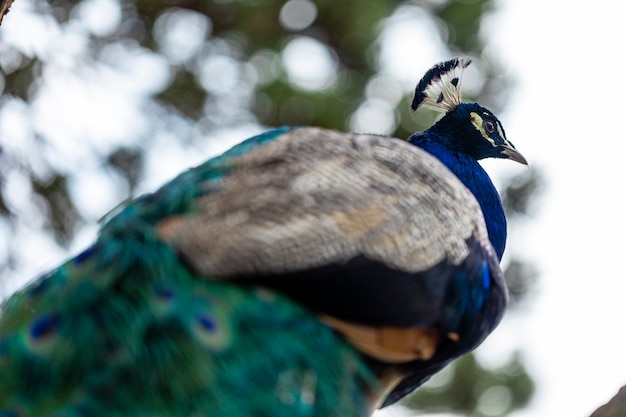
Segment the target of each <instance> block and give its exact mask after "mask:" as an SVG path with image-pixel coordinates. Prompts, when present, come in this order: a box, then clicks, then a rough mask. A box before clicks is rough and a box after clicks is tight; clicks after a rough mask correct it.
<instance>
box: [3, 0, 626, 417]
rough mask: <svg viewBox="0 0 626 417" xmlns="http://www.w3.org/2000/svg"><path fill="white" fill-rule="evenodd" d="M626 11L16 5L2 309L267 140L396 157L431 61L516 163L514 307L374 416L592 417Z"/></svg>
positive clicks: (614, 223)
mask: <svg viewBox="0 0 626 417" xmlns="http://www.w3.org/2000/svg"><path fill="white" fill-rule="evenodd" d="M625 14H626V3H624V5H622V3H619V2H613V1H610V0H596V1H594V2H593V3H590V2H583V1H571V0H570V1H567V2H566V1H565V0H554V1H551V2H540V1H539V0H515V1H513V0H512V1H506V2H505V1H504V0H501V1H494V0H449V1H448V0H430V1H393V0H359V1H356V0H343V1H341V2H337V1H330V0H288V1H271V0H212V1H209V0H82V1H81V0H49V1H43V0H15V3H14V5H13V6H12V8H11V12H10V13H9V14H8V15H7V16H5V19H4V21H3V24H2V26H1V27H0V91H2V95H1V96H0V298H5V297H7V296H8V295H9V294H10V293H11V292H13V291H15V290H16V289H18V288H19V287H21V286H22V285H24V284H25V283H26V282H27V281H28V280H29V279H31V278H33V277H34V276H36V275H37V274H39V273H41V272H43V271H45V270H48V269H50V268H53V267H55V266H57V265H58V264H59V263H61V262H62V261H63V260H64V259H65V258H67V257H68V256H71V255H72V254H76V253H77V252H79V251H80V250H81V249H83V248H84V247H86V246H87V245H88V244H89V242H91V241H92V240H93V239H94V238H95V236H96V233H97V228H98V221H99V219H100V218H102V216H104V215H105V214H106V213H107V212H108V211H110V210H111V209H113V208H114V207H115V206H116V205H118V204H119V203H120V202H122V201H124V200H127V199H129V198H131V197H133V196H136V195H138V194H140V193H143V192H146V191H150V190H153V189H155V188H156V187H157V186H159V185H160V184H162V183H163V182H164V181H166V180H168V179H170V178H172V177H173V176H175V175H176V174H177V173H178V172H180V171H181V170H183V169H185V168H188V167H190V166H193V165H195V164H198V163H200V162H202V161H203V160H205V159H207V158H209V157H211V156H213V155H216V154H218V153H220V152H222V151H224V150H226V149H227V148H229V147H230V146H232V145H233V144H235V143H237V142H239V141H241V140H243V139H245V138H247V137H249V136H251V135H253V134H256V133H258V132H260V131H263V130H264V129H267V128H268V127H270V126H280V125H316V126H322V127H326V128H334V129H339V130H350V131H358V132H366V133H381V134H389V135H394V136H397V137H400V138H406V137H408V136H409V135H410V134H411V133H412V132H414V131H416V130H422V129H424V128H427V127H428V126H430V125H431V124H432V123H433V122H434V121H435V120H436V118H437V117H438V115H437V114H435V113H431V112H429V111H427V110H420V111H418V112H417V114H413V113H412V112H411V110H410V102H411V100H412V93H413V89H414V88H415V85H416V83H417V82H418V81H419V79H420V77H421V76H422V75H423V74H424V72H425V71H426V70H428V69H429V68H430V67H431V66H432V65H433V64H435V63H436V62H438V61H442V60H445V59H449V58H451V57H454V56H463V57H471V58H472V59H473V60H474V64H473V65H472V66H470V67H469V69H468V70H467V72H466V74H465V76H464V98H465V100H466V101H479V102H480V103H481V104H482V105H484V106H486V107H488V108H490V109H491V110H492V111H494V113H496V114H498V115H499V118H500V120H501V121H502V123H503V124H504V126H505V128H506V129H507V136H508V138H509V139H510V140H511V141H512V142H513V143H514V144H515V145H516V146H517V148H518V149H519V150H520V151H521V152H522V153H523V154H524V155H525V156H526V158H527V159H528V160H529V161H530V164H531V165H530V169H525V168H522V167H520V166H517V165H515V164H510V163H507V162H506V161H488V162H486V163H485V164H484V165H485V167H486V169H487V170H488V171H489V172H490V174H491V175H492V177H493V178H494V181H495V182H496V184H497V185H498V188H499V189H500V191H501V195H502V197H503V201H504V203H505V206H506V210H507V213H508V217H509V222H510V233H509V234H510V237H509V244H508V249H507V253H506V254H505V258H504V260H503V267H504V268H505V270H506V276H507V280H508V282H509V286H510V288H511V298H512V303H511V308H510V311H509V313H508V315H507V317H506V318H505V320H504V322H503V324H502V325H501V326H500V327H499V328H498V330H497V331H496V332H495V333H494V334H493V335H492V336H491V337H490V338H489V339H488V340H487V342H486V343H485V344H484V345H483V346H481V347H480V348H479V349H478V350H477V352H476V353H475V354H472V355H468V356H466V357H465V358H463V359H461V360H459V361H457V362H456V363H455V364H453V365H452V366H450V367H449V368H447V369H446V370H444V371H443V372H442V373H440V374H439V375H437V376H436V377H435V378H433V380H432V381H431V382H430V383H429V384H428V386H426V387H424V388H423V389H421V390H420V391H419V392H418V393H417V394H416V395H413V396H411V397H410V398H407V399H406V400H405V401H403V403H402V404H401V405H400V406H398V407H393V408H392V409H390V410H384V411H382V412H381V413H380V416H381V417H382V416H398V415H424V414H436V415H440V416H443V415H446V416H448V415H467V416H480V417H500V416H517V417H520V416H553V415H563V416H565V415H567V416H581V417H583V416H588V415H589V414H591V412H592V411H593V410H594V409H595V408H597V407H598V406H599V405H600V404H602V403H603V402H605V401H606V400H608V399H609V398H610V397H611V396H612V395H613V394H614V392H616V391H617V389H618V388H619V386H621V385H623V384H624V383H626V359H625V352H626V331H624V325H623V317H626V302H624V296H625V294H626V279H625V278H626V277H625V272H624V267H623V265H622V264H621V262H620V261H621V259H622V258H623V252H624V248H626V217H625V216H624V214H623V213H624V211H625V209H626V207H624V204H623V203H622V201H623V198H622V197H621V193H622V192H623V189H624V185H623V184H624V181H625V179H626V175H625V174H626V173H624V172H622V171H624V170H625V168H624V167H626V164H624V162H623V161H622V159H623V154H624V149H625V147H626V142H625V141H624V139H626V137H625V136H626V133H625V130H624V128H623V126H622V123H621V120H620V116H621V114H620V113H619V112H620V110H621V107H622V106H623V103H624V97H625V96H626V94H625V93H626V91H625V90H626V87H625V83H624V81H623V73H622V71H623V64H622V61H621V56H620V54H623V52H621V50H622V49H623V48H622V47H621V45H622V43H623V42H624V40H626V25H624V24H623V22H622V20H623V16H624V15H625Z"/></svg>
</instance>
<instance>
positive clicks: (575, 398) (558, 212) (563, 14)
mask: <svg viewBox="0 0 626 417" xmlns="http://www.w3.org/2000/svg"><path fill="white" fill-rule="evenodd" d="M16 3H19V2H16ZM499 3H500V4H499V11H498V13H497V14H495V15H493V16H491V17H490V18H489V19H488V20H487V22H486V24H485V25H484V27H483V35H484V36H485V37H487V39H489V41H488V45H489V52H490V53H491V54H493V55H495V56H498V58H499V60H500V61H502V62H503V63H504V64H505V66H506V67H507V69H508V70H509V71H510V72H511V74H513V75H514V77H516V79H517V84H516V88H515V90H514V92H513V95H512V97H511V99H510V101H509V103H508V105H507V108H506V112H505V113H504V114H500V115H499V116H500V120H501V121H502V122H503V124H504V126H505V128H506V131H507V136H508V138H509V139H510V140H511V141H512V142H513V143H515V145H516V146H517V148H518V149H519V150H520V151H521V152H522V153H523V154H524V155H525V156H526V158H527V159H528V161H530V164H531V169H532V167H538V168H541V169H542V170H543V173H544V174H545V177H546V179H547V181H548V183H549V184H548V190H547V192H546V193H545V195H544V198H543V200H542V201H541V206H540V207H541V211H540V213H539V214H538V215H537V216H536V218H534V219H533V221H532V222H528V224H525V225H524V228H523V232H521V231H520V232H518V233H513V234H512V236H511V238H510V243H509V251H510V252H511V253H516V254H520V255H521V256H523V257H524V258H526V259H529V260H534V261H537V262H538V264H539V267H540V270H541V278H540V281H539V284H538V290H537V292H536V293H537V295H536V300H534V302H531V303H530V304H529V306H528V307H526V310H525V312H524V314H523V316H524V320H521V319H519V318H517V317H512V318H509V319H507V321H508V323H505V324H506V325H505V326H502V328H501V329H500V330H498V331H496V333H495V334H494V335H493V337H491V338H490V339H489V340H488V341H487V343H486V345H485V346H484V348H483V349H481V355H482V356H483V357H491V358H492V360H493V362H495V363H497V362H498V360H499V359H501V358H498V356H499V355H498V352H501V351H507V352H510V351H511V350H514V349H516V348H519V347H521V350H522V351H523V352H524V354H525V356H526V361H527V364H528V366H529V370H530V372H531V373H532V374H533V376H534V377H535V380H536V382H537V394H536V397H535V400H534V402H533V404H532V406H531V407H530V408H529V409H528V410H525V411H523V412H519V413H517V414H515V416H516V417H530V416H533V417H537V416H539V417H543V416H546V417H547V416H570V417H587V416H589V414H591V412H592V411H593V410H594V409H595V408H597V407H598V406H599V405H600V404H602V403H604V402H605V401H606V400H608V398H609V397H611V396H612V395H613V394H614V392H616V391H617V389H618V388H619V387H620V386H621V385H624V384H626V330H625V329H626V323H625V322H626V268H625V267H624V260H625V259H626V256H624V252H625V249H626V216H624V210H625V209H626V204H624V203H623V202H624V197H622V196H621V193H622V192H623V190H624V189H625V188H626V187H625V184H624V183H625V182H626V172H625V171H626V161H624V157H625V155H626V132H625V130H624V128H623V126H622V125H623V122H622V120H623V119H622V117H625V116H624V115H623V114H622V113H623V110H622V108H623V106H624V97H626V83H625V82H624V80H623V79H624V75H623V73H622V72H621V70H622V69H623V67H624V63H623V53H624V52H623V50H624V48H623V43H624V41H626V21H625V20H624V16H626V2H620V1H613V0H595V1H594V2H585V1H576V0H551V1H548V0H512V1H504V0H501V1H500V2H499ZM14 7H15V8H16V9H17V8H18V7H17V6H14ZM13 13H15V14H17V13H19V12H18V11H15V12H12V13H10V14H9V15H8V17H7V18H6V19H5V22H6V23H5V25H8V24H9V23H8V22H9V21H10V20H11V19H12V18H16V19H17V16H16V15H12V14H13ZM412 18H415V19H418V21H419V20H420V17H419V16H412ZM421 21H422V22H423V23H427V22H426V21H424V20H421ZM398 24H399V26H398V28H399V29H402V30H399V29H398V30H397V31H396V32H395V33H394V34H391V35H390V36H392V37H393V38H394V39H395V40H396V41H397V42H394V46H393V48H391V49H389V50H387V51H386V52H385V53H386V54H388V58H387V59H386V60H384V61H385V62H388V63H389V68H388V70H389V71H390V72H392V73H395V74H397V75H399V76H400V77H401V78H403V77H406V78H407V80H410V83H411V86H410V87H409V88H413V86H414V83H415V81H416V77H419V76H420V74H415V73H410V74H406V73H402V68H404V69H406V68H422V69H427V68H429V67H430V66H431V65H432V64H433V63H435V62H437V61H440V60H443V59H447V58H449V57H447V56H440V55H438V48H437V47H436V45H434V43H433V39H434V38H433V35H432V34H431V32H429V31H428V30H427V29H423V28H422V29H420V26H419V25H417V26H416V25H415V21H413V22H411V24H408V25H403V24H402V21H400V22H398ZM5 25H3V27H4V26H5ZM103 30H106V28H105V29H103ZM416 45H418V47H416ZM416 49H417V51H416ZM468 74H470V73H468ZM470 75H471V74H470ZM407 82H408V81H407ZM467 82H468V83H469V81H467ZM179 162H180V161H179ZM194 162H197V161H194ZM181 164H182V163H181ZM189 165H190V164H189ZM486 166H487V169H488V170H489V171H490V172H492V173H493V174H494V177H495V178H496V179H497V178H501V174H502V173H504V172H506V173H516V172H519V170H520V169H522V168H520V167H519V166H516V165H514V164H511V163H509V162H507V161H494V162H489V163H487V164H486ZM168 175H169V174H168ZM112 194H113V195H114V193H112ZM91 232H93V229H91ZM31 252H34V251H31ZM37 253H39V252H37ZM37 256H39V255H37ZM623 256H624V257H623ZM39 262H41V261H39ZM55 263H56V261H55ZM46 267H47V266H46ZM500 356H503V355H500Z"/></svg>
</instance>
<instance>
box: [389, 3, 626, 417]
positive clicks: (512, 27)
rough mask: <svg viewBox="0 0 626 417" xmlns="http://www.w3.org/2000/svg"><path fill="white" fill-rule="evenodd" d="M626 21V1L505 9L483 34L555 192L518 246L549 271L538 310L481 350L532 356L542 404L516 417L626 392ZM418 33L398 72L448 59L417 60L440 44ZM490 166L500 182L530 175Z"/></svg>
mask: <svg viewBox="0 0 626 417" xmlns="http://www.w3.org/2000/svg"><path fill="white" fill-rule="evenodd" d="M624 16H626V2H619V1H611V0H599V1H594V2H589V1H571V0H552V1H545V0H530V1H529V0H515V1H504V0H501V1H499V10H498V12H497V13H496V14H495V15H493V16H491V17H490V18H489V19H488V20H487V21H486V22H485V25H484V26H483V28H482V29H483V31H482V34H483V35H484V36H485V37H486V38H487V39H488V45H489V46H488V50H489V52H490V53H491V54H493V55H495V56H497V57H498V60H500V61H501V62H503V63H504V64H505V66H506V67H507V69H508V70H509V71H510V72H511V73H512V74H513V76H514V77H515V78H516V85H515V88H514V91H513V94H512V97H511V99H510V101H509V102H508V103H507V107H506V112H505V113H504V114H500V115H499V118H500V120H501V121H502V122H503V124H504V126H505V129H506V131H507V136H508V138H509V139H510V140H511V141H512V142H513V143H515V145H516V146H517V148H518V149H519V150H520V151H521V152H522V153H523V154H524V155H525V156H526V158H527V159H528V161H530V165H531V169H532V167H537V168H540V169H541V170H542V171H543V173H544V174H545V178H546V179H547V181H548V189H547V192H545V194H544V197H543V199H542V200H541V204H540V209H541V210H540V212H539V213H538V216H536V217H534V218H533V220H532V221H529V222H528V223H525V224H524V225H523V230H522V231H517V230H513V233H512V234H511V236H510V242H509V245H508V250H509V252H510V253H516V254H519V255H520V256H522V258H523V259H524V258H525V259H529V260H534V261H536V262H537V263H538V265H539V268H540V271H541V277H540V281H539V283H538V289H537V291H536V299H535V300H533V301H532V302H531V303H530V304H529V305H528V306H527V307H526V308H525V310H524V311H523V312H522V314H521V315H522V316H523V319H521V318H519V317H514V318H509V319H508V320H505V325H504V326H502V327H501V328H500V329H498V330H497V331H496V332H495V333H494V335H492V336H491V337H490V339H488V340H487V342H486V343H485V346H483V348H481V350H480V353H481V356H482V357H490V356H499V355H498V352H499V351H502V350H506V351H510V350H511V349H516V348H518V347H521V350H522V352H523V353H524V356H525V357H526V362H527V365H528V367H529V371H530V372H531V373H532V374H533V376H534V377H535V381H536V382H537V393H536V396H535V399H534V401H533V403H532V405H531V407H530V408H528V409H527V410H524V411H521V412H518V413H515V416H516V417H531V416H532V417H537V416H539V417H542V416H570V417H588V416H589V415H590V414H591V413H592V411H593V410H595V409H596V408H597V407H598V406H599V405H601V404H602V403H604V402H606V401H607V400H608V399H609V398H610V397H612V396H613V395H614V393H615V392H616V391H617V390H618V388H619V387H620V386H622V385H624V384H626V298H625V297H626V270H625V268H624V260H625V259H626V257H625V255H624V254H625V252H626V216H625V211H626V199H625V196H624V195H622V193H623V192H624V190H625V189H626V161H625V160H624V157H625V155H626V130H625V129H624V123H625V122H624V120H625V119H624V117H625V116H624V114H623V112H624V97H626V83H625V82H624V74H623V73H622V70H623V68H624V65H625V60H624V58H625V57H624V48H623V43H624V41H626V21H625V20H624ZM419 32H420V31H419V29H417V28H416V27H415V25H407V26H406V27H405V28H404V30H402V31H401V32H400V33H398V35H399V36H398V37H397V38H396V39H395V42H394V43H393V51H392V52H390V58H391V57H393V60H392V61H390V62H393V64H390V65H391V66H392V67H393V68H392V70H399V68H403V67H407V66H408V67H409V68H415V67H416V66H417V65H418V64H417V63H415V60H419V62H420V63H421V62H422V61H423V60H424V59H431V61H432V60H434V61H438V60H442V59H445V58H448V57H443V56H438V55H437V50H435V51H433V50H432V48H425V50H423V51H421V52H422V54H421V55H422V56H420V57H419V58H416V57H415V56H412V57H406V55H407V54H408V52H407V50H409V51H410V48H411V44H412V45H416V44H418V45H423V44H425V43H427V42H428V40H429V39H432V38H429V36H430V35H429V34H428V33H423V32H422V33H419ZM403 39H404V41H403ZM420 41H421V42H422V43H420ZM431 44H432V43H431ZM413 48H415V47H414V46H413ZM423 55H427V57H424V56H423ZM402 57H405V58H404V62H403V61H402V59H403V58H402ZM421 65H422V66H427V64H426V63H422V64H421ZM417 67H418V66H417ZM407 75H408V76H411V74H407ZM414 76H415V75H413V77H414ZM485 166H486V167H487V169H488V170H489V171H490V172H491V173H492V174H493V175H494V176H495V178H496V180H497V179H498V177H501V175H500V174H502V173H504V172H506V173H508V174H511V173H516V172H519V169H520V168H519V167H518V166H515V165H511V164H510V163H508V162H506V161H500V160H498V161H487V162H486V163H485ZM516 232H517V233H516ZM495 362H497V360H496V361H495Z"/></svg>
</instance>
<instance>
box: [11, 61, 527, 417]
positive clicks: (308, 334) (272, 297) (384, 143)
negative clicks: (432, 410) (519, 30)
mask: <svg viewBox="0 0 626 417" xmlns="http://www.w3.org/2000/svg"><path fill="white" fill-rule="evenodd" d="M466 66H467V63H466V62H464V61H459V60H456V61H451V62H449V63H444V64H441V65H439V66H436V67H435V68H433V69H432V70H431V71H429V72H428V73H427V76H426V77H425V78H424V80H422V82H420V84H419V85H418V90H419V92H418V94H419V97H418V99H417V100H416V102H417V104H418V105H420V104H421V103H426V104H428V105H429V106H431V107H435V108H436V107H437V106H441V107H442V108H445V109H447V110H446V112H447V113H446V115H445V116H444V117H443V118H442V119H441V120H440V121H439V122H438V123H437V124H436V125H435V126H433V127H432V128H431V129H428V130H427V131H425V132H421V133H417V134H415V135H413V136H412V137H411V139H410V140H409V143H407V142H406V141H402V140H399V139H394V138H387V137H382V136H372V135H357V134H349V133H338V132H333V131H327V130H323V129H318V128H282V129H277V130H274V131H271V132H267V133H265V134H262V135H259V136H257V137H254V138H252V139H249V140H247V141H245V142H242V143H241V144H240V145H237V146H235V147H234V148H232V149H231V150H229V151H227V152H226V153H224V154H223V155H220V156H218V157H216V158H213V159H211V160H209V161H207V162H205V163H204V164H202V165H200V166H198V167H196V168H193V169H190V170H188V171H186V172H184V173H182V174H181V175H179V176H178V177H177V178H175V179H173V180H172V181H171V182H169V183H168V184H166V185H165V186H163V187H162V188H160V189H159V190H157V191H156V192H154V193H152V194H148V195H145V196H141V197H139V198H137V199H136V200H134V201H132V202H130V203H128V204H126V205H125V206H123V207H120V208H118V209H116V210H114V211H113V212H112V213H111V214H110V215H109V216H108V218H107V220H106V222H105V224H104V225H103V227H102V229H101V231H100V233H99V236H98V239H97V240H96V242H95V243H94V244H93V245H92V246H90V247H89V248H87V249H86V250H85V251H83V252H82V253H81V254H79V255H77V256H76V257H75V258H73V259H71V260H69V261H67V262H66V263H65V264H63V265H62V266H60V267H59V268H57V269H56V270H54V271H52V272H50V273H49V274H47V275H45V276H43V277H41V278H40V279H38V280H37V281H35V282H34V283H33V284H31V285H30V286H28V287H27V288H25V289H24V290H22V291H21V292H19V293H17V294H16V295H14V296H13V297H11V298H10V299H9V300H8V301H7V302H6V304H5V305H4V306H3V309H2V315H1V317H0V415H12V414H11V413H13V414H15V415H29V416H49V415H77V416H78V415H84V416H91V415H95V416H97V415H107V416H135V415H171V416H189V415H215V416H229V417H238V416H250V415H254V416H270V415H271V416H279V417H280V416H289V417H292V416H311V417H322V416H324V417H329V416H366V415H368V414H370V413H371V412H372V410H373V409H374V408H376V407H380V406H381V405H387V404H391V403H393V402H395V401H397V400H398V399H400V398H402V397H403V396H404V395H406V394H407V393H409V392H411V391H413V390H414V389H415V388H417V387H418V386H419V385H421V384H422V383H423V382H424V381H425V380H427V379H428V378H429V377H430V376H431V375H432V374H434V373H435V372H437V371H438V370H440V369H441V368H442V367H444V366H445V365H446V364H448V363H449V362H450V361H452V360H453V359H455V358H456V357H458V356H459V355H462V354H464V353H466V352H468V351H470V350H471V349H473V348H474V347H476V346H477V345H478V344H480V343H481V342H482V341H483V340H484V339H485V337H487V335H488V334H489V333H490V332H491V331H492V330H493V329H494V328H495V326H496V325H497V324H498V322H499V321H500V319H501V317H502V315H503V313H504V308H505V305H506V300H507V296H506V286H505V283H504V278H503V275H502V271H501V269H500V267H499V264H498V263H499V258H500V257H501V256H502V252H503V251H504V242H505V239H506V222H505V220H504V214H503V212H502V207H501V205H500V200H499V197H498V195H497V193H496V191H495V188H493V185H492V184H491V182H490V180H489V178H488V176H487V175H486V173H485V172H484V171H483V170H482V168H480V166H479V165H478V163H477V162H476V161H477V160H478V159H481V158H484V157H508V158H511V159H514V160H516V161H518V162H525V161H524V160H523V157H521V155H520V154H519V153H517V152H516V151H515V149H514V148H513V147H512V145H511V144H510V143H509V142H508V141H507V140H506V138H505V136H504V130H503V128H502V126H501V124H500V122H499V121H498V120H497V119H496V118H495V116H493V115H492V114H491V113H490V112H489V111H488V110H486V109H484V108H482V107H480V106H478V105H475V104H459V103H460V96H457V94H459V91H460V84H461V83H460V77H457V76H453V75H450V74H449V73H450V72H451V71H454V69H455V68H457V67H461V68H464V67H466ZM441 83H447V86H445V85H444V86H441V85H440V84H441ZM442 163H443V164H442ZM446 167H447V168H446ZM3 413H4V414H3Z"/></svg>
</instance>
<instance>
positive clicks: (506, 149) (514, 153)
mask: <svg viewBox="0 0 626 417" xmlns="http://www.w3.org/2000/svg"><path fill="white" fill-rule="evenodd" d="M500 154H501V155H504V158H508V159H512V160H513V161H515V162H519V163H520V164H522V165H526V166H528V161H526V158H524V155H522V154H521V153H519V152H518V150H517V149H515V148H514V147H513V145H512V144H510V143H507V144H506V145H504V146H502V147H501V151H500Z"/></svg>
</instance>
